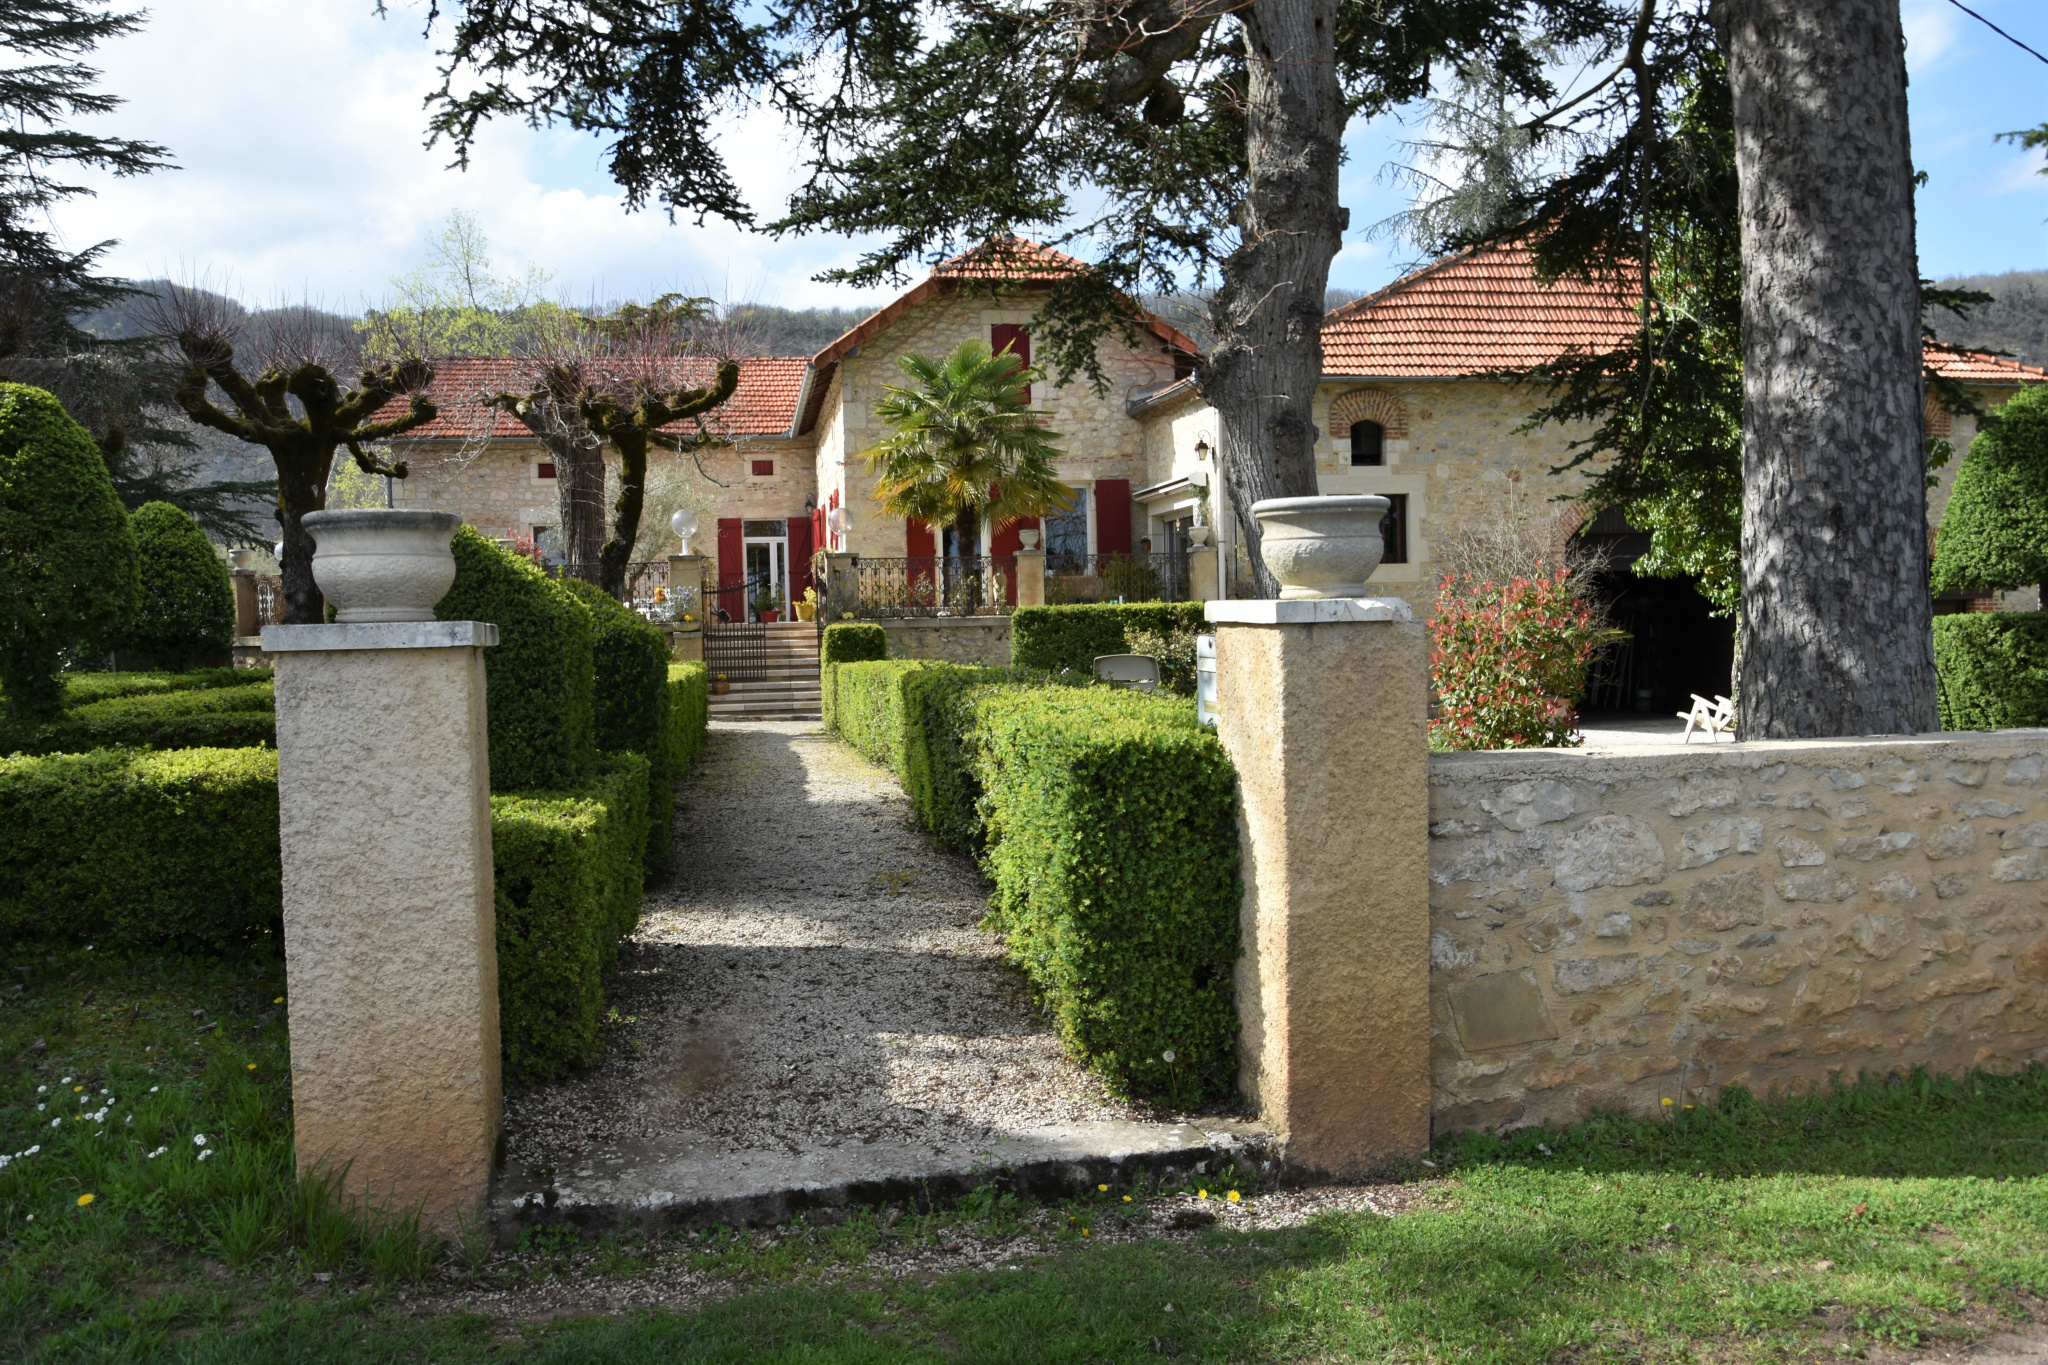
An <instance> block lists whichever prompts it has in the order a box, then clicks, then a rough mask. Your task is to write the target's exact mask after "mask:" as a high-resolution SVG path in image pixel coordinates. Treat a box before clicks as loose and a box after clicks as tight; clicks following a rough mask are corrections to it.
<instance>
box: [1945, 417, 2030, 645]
mask: <svg viewBox="0 0 2048 1365" xmlns="http://www.w3.org/2000/svg"><path fill="white" fill-rule="evenodd" d="M1933 581H1934V590H1935V591H1936V592H1982V591H1984V590H1985V589H1989V588H2001V589H2008V590H2009V589H2012V588H2019V587H2025V586H2028V585H2030V584H2035V583H2044V585H2048V388H2043V387H2040V386H2036V387H2033V388H2029V389H2024V390H2022V391H2021V392H2020V393H2019V394H2018V395H2016V396H2015V397H2014V398H2013V399H2012V401H2010V402H2008V403H2006V404H2005V405H2004V406H2003V407H2001V408H1999V409H1998V411H1996V412H1994V413H1992V414H1991V415H1990V416H1988V417H1986V418H1985V419H1984V427H1983V430H1981V431H1979V432H1978V433H1977V439H1976V440H1974V441H1972V442H1970V453H1969V454H1968V455H1967V456H1965V457H1964V459H1963V467H1962V468H1961V469H1959V470H1957V471H1956V486H1955V489H1954V491H1953V492H1952V493H1950V495H1949V500H1948V508H1947V510H1946V511H1945V512H1944V513H1943V515H1942V519H1941V529H1940V531H1939V532H1937V533H1936V535H1935V538H1934V579H1933ZM2041 605H2042V606H2044V607H2048V597H2043V598H2042V600H2041Z"/></svg>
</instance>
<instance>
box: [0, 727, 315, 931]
mask: <svg viewBox="0 0 2048 1365" xmlns="http://www.w3.org/2000/svg"><path fill="white" fill-rule="evenodd" d="M0 829H4V830H6V831H7V833H6V837H4V838H0V938H7V939H12V938H15V937H18V936H42V935H54V936H58V937H71V938H79V939H83V940H85V941H87V942H89V943H93V944H95V945H100V946H116V945H119V946H139V945H148V944H163V943H177V944H203V945H208V946H213V947H227V946H230V945H232V944H235V943H238V942H245V941H247V940H248V939H250V938H251V937H254V936H257V935H262V934H265V933H268V932H270V931H271V930H272V929H273V928H274V927H275V926H276V924H277V922H278V920H279V918H280V916H281V915H282V896H283V892H282V890H281V878H280V875H279V872H278V852H277V848H278V845H277V754H276V753H275V751H273V750H269V749H180V750H176V751H174V752H170V753H137V752H134V751H126V750H117V749H116V750H108V749H103V750H100V751H98V752H96V753H86V754H55V755H51V756H48V757H42V758H12V759H0Z"/></svg>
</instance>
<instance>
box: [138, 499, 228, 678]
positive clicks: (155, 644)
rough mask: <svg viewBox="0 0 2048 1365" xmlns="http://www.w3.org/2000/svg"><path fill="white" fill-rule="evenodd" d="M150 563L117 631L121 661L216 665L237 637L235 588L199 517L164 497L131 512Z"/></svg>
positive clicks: (140, 665)
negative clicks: (132, 606)
mask: <svg viewBox="0 0 2048 1365" xmlns="http://www.w3.org/2000/svg"><path fill="white" fill-rule="evenodd" d="M128 524H129V525H130V526H131V527H132V528H134V531H135V546H136V550H137V552H138V553H139V554H140V555H141V558H142V563H143V564H144V565H146V566H147V569H146V571H145V572H144V573H143V574H142V576H141V586H140V588H139V589H138V590H137V592H136V595H135V612H134V614H133V615H132V616H130V617H129V618H128V623H127V624H126V625H125V626H123V627H122V628H121V630H120V631H119V633H118V634H117V635H116V636H115V639H114V653H115V655H116V657H117V658H118V660H119V661H120V663H121V666H122V667H123V668H164V669H171V670H173V671H183V670H185V669H192V668H209V669H210V668H219V667H222V666H224V665H225V664H226V663H227V662H228V659H229V656H230V653H231V650H232V647H233V645H234V642H235V641H234V637H235V590H234V585H233V584H232V583H231V582H230V581H229V579H228V568H227V565H225V564H223V563H221V560H220V556H219V555H217V554H215V553H214V552H213V544H212V542H210V541H208V540H207V538H206V532H204V531H202V530H200V529H199V523H198V522H196V521H194V520H192V518H191V517H189V516H187V515H186V514H185V513H184V512H182V511H180V510H179V509H178V508H176V507H173V506H172V505H171V504H169V503H167V502H146V503H144V504H143V505H142V506H141V507H139V508H137V509H136V511H135V515H134V516H132V517H130V518H129V519H128Z"/></svg>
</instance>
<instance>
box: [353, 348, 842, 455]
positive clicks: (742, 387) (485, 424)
mask: <svg viewBox="0 0 2048 1365" xmlns="http://www.w3.org/2000/svg"><path fill="white" fill-rule="evenodd" d="M809 363H810V362H809V361H808V360H807V359H806V358H805V357H803V356H800V355H771V356H748V357H746V358H744V359H742V360H741V361H740V379H739V385H738V387H737V388H735V389H734V390H733V395H732V397H731V398H728V399H727V400H726V401H725V402H724V403H722V404H720V405H719V406H718V407H717V408H715V409H713V410H712V412H711V413H710V414H709V415H708V416H707V417H706V419H705V425H706V426H708V427H710V429H711V430H712V431H714V432H717V433H718V434H720V435H722V436H733V437H740V436H782V435H785V434H787V433H788V431H789V429H790V425H791V424H792V422H794V420H795V418H796V407H797V400H798V397H799V396H800V395H801V394H802V392H803V385H804V368H805V366H807V365H808V364H809ZM676 364H677V369H676V371H675V372H674V382H676V383H678V384H707V383H709V382H711V378H712V375H713V374H714V373H715V371H716V367H717V362H716V361H714V360H712V359H710V358H709V357H701V358H700V357H690V358H688V359H685V360H681V361H678V362H676ZM531 382H532V380H531V371H530V370H529V369H528V366H527V362H524V361H521V360H519V359H517V358H516V357H512V356H484V357H465V358H462V359H457V360H446V361H443V362H441V364H440V365H439V366H437V367H436V369H435V373H434V382H433V383H432V384H430V385H428V387H427V396H428V397H429V398H431V399H432V400H433V401H434V405H435V406H436V407H437V408H439V409H440V414H439V415H438V416H437V417H435V418H434V420H433V421H431V422H429V423H427V424H426V425H425V426H423V427H416V428H415V429H413V430H412V431H409V432H407V433H405V434H404V435H403V436H400V437H398V438H396V439H398V440H400V441H458V440H473V439H475V438H477V437H479V436H483V435H486V434H488V436H489V437H490V438H491V439H494V440H508V439H509V440H517V439H521V438H531V436H532V433H531V432H530V431H528V430H527V429H526V427H525V425H524V424H523V423H521V422H520V421H519V420H518V419H517V418H515V417H513V416H512V415H511V414H509V413H506V412H504V411H501V410H500V409H497V408H492V407H487V406H485V404H484V402H483V399H484V397H485V396H486V395H488V394H493V393H502V392H505V391H507V390H512V391H517V390H519V389H522V388H526V387H529V386H530V385H531ZM665 382H666V381H665ZM404 411H405V403H404V402H403V401H395V402H393V403H391V404H389V405H388V406H386V407H385V409H384V410H383V411H382V412H380V413H378V414H377V415H378V417H379V418H380V419H389V418H392V417H396V416H398V415H400V414H402V413H403V412H404ZM677 425H679V426H680V425H682V424H677Z"/></svg>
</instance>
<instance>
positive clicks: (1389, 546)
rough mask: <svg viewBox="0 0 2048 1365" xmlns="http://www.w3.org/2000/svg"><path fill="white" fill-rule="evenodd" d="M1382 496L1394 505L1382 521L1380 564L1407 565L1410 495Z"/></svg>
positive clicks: (1391, 494) (1389, 494)
mask: <svg viewBox="0 0 2048 1365" xmlns="http://www.w3.org/2000/svg"><path fill="white" fill-rule="evenodd" d="M1360 425H1370V423H1361V424H1360ZM1354 458H1356V457H1354ZM1380 496H1382V497H1384V498H1385V499H1386V500H1387V501H1388V502H1391V503H1393V504H1394V505H1393V506H1392V507H1389V508H1388V509H1387V515H1386V516H1385V517H1384V518H1382V519H1381V521H1380V540H1381V542H1382V543H1383V544H1384V545H1385V547H1386V548H1385V549H1384V550H1382V551H1381V552H1380V563H1382V564H1406V563H1407V562H1408V495H1407V494H1406V493H1383V494H1381V495H1380Z"/></svg>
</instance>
